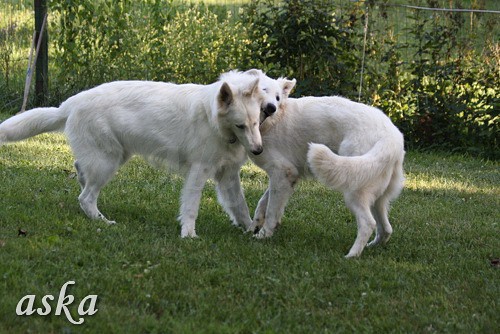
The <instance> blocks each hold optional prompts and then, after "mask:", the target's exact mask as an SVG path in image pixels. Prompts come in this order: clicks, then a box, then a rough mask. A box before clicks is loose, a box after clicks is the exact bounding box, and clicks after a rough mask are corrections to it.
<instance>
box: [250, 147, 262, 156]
mask: <svg viewBox="0 0 500 334" xmlns="http://www.w3.org/2000/svg"><path fill="white" fill-rule="evenodd" d="M262 151H264V148H263V147H262V146H259V147H257V148H256V149H255V150H252V154H254V155H259V154H261V153H262Z"/></svg>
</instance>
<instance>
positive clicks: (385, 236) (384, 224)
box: [368, 162, 404, 247]
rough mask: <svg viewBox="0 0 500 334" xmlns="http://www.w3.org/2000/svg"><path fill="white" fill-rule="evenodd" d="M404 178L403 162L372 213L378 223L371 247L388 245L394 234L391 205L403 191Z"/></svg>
mask: <svg viewBox="0 0 500 334" xmlns="http://www.w3.org/2000/svg"><path fill="white" fill-rule="evenodd" d="M403 183H404V176H403V172H402V165H401V162H398V163H397V164H396V166H395V169H394V171H393V172H392V175H391V180H390V181H389V184H388V186H387V188H386V189H385V191H384V193H383V194H382V196H381V197H379V198H378V199H377V200H376V201H375V203H374V205H373V207H372V213H373V215H374V217H375V220H376V221H377V235H376V236H375V238H374V239H373V240H372V241H371V242H370V243H369V244H368V246H369V247H371V246H375V245H378V244H380V243H383V244H384V243H386V242H387V241H389V238H390V237H391V234H392V226H391V224H390V222H389V203H390V201H391V200H393V199H395V198H396V197H397V196H398V195H399V194H400V193H401V190H402V189H403Z"/></svg>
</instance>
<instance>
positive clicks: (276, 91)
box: [244, 69, 297, 124]
mask: <svg viewBox="0 0 500 334" xmlns="http://www.w3.org/2000/svg"><path fill="white" fill-rule="evenodd" d="M244 74H247V75H250V76H255V77H257V78H259V88H260V89H261V92H262V94H263V95H264V100H263V102H262V105H261V113H260V123H261V124H262V122H264V120H265V119H266V118H267V117H269V116H272V115H274V114H275V113H276V111H278V110H279V109H280V107H281V106H283V105H284V103H285V101H286V99H287V98H288V95H289V94H290V92H291V91H292V89H293V87H295V83H296V82H297V81H296V80H295V79H293V80H288V79H286V78H279V79H272V78H270V77H268V76H267V75H266V74H265V73H264V72H262V71H261V70H257V69H251V70H248V71H246V72H244Z"/></svg>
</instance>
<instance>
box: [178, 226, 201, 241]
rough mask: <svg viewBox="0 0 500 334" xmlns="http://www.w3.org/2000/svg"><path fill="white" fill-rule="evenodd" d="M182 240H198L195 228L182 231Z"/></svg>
mask: <svg viewBox="0 0 500 334" xmlns="http://www.w3.org/2000/svg"><path fill="white" fill-rule="evenodd" d="M181 238H183V239H185V238H198V235H197V234H196V231H195V230H194V228H190V229H187V228H186V229H185V228H184V227H183V228H182V231H181Z"/></svg>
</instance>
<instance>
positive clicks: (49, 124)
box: [0, 108, 69, 145]
mask: <svg viewBox="0 0 500 334" xmlns="http://www.w3.org/2000/svg"><path fill="white" fill-rule="evenodd" d="M68 116H69V112H68V111H66V110H65V109H61V108H35V109H31V110H28V111H25V112H23V113H21V114H17V115H15V116H13V117H11V118H9V119H7V120H5V121H4V122H2V123H0V145H2V144H4V143H8V142H13V141H19V140H23V139H26V138H30V137H33V136H36V135H38V134H41V133H44V132H51V131H63V130H64V126H65V124H66V120H67V119H68Z"/></svg>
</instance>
